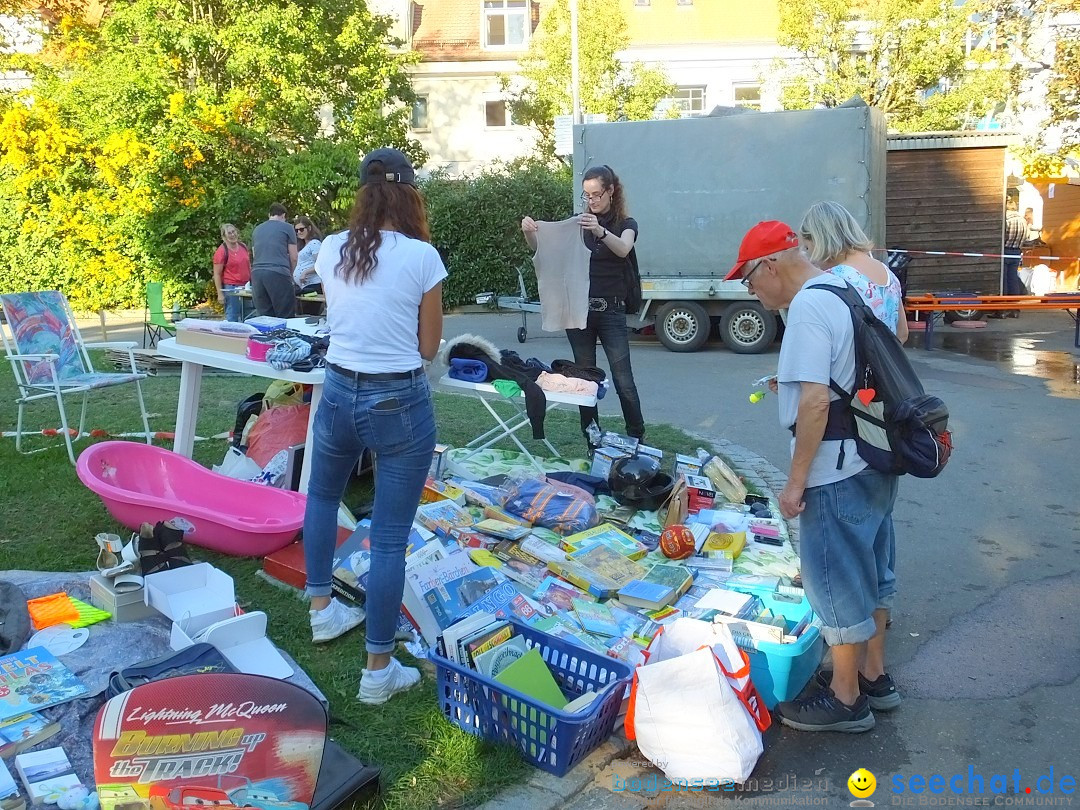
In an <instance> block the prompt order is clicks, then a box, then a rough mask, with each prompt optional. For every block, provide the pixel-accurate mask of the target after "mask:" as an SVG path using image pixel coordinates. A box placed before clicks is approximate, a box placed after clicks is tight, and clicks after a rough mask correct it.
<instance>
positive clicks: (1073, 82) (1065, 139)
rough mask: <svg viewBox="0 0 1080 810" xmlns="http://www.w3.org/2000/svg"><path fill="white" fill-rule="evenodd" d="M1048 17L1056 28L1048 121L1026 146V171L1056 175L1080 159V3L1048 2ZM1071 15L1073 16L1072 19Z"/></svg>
mask: <svg viewBox="0 0 1080 810" xmlns="http://www.w3.org/2000/svg"><path fill="white" fill-rule="evenodd" d="M1045 14H1046V19H1047V20H1048V21H1054V22H1056V23H1058V24H1057V25H1056V26H1055V27H1054V30H1055V34H1056V41H1055V42H1054V43H1053V46H1052V47H1053V52H1052V54H1049V55H1050V56H1051V60H1050V62H1049V63H1047V64H1044V65H1043V67H1044V69H1046V70H1047V71H1048V73H1049V76H1048V78H1047V85H1046V118H1045V120H1044V121H1043V123H1042V126H1040V127H1039V132H1038V135H1036V136H1035V138H1033V139H1032V141H1031V143H1029V144H1027V145H1026V148H1025V150H1024V153H1023V155H1024V157H1025V158H1027V160H1026V162H1027V166H1026V172H1027V173H1030V174H1036V175H1043V176H1053V175H1056V174H1058V173H1060V172H1061V170H1062V167H1063V164H1064V160H1065V158H1071V159H1073V160H1076V159H1080V25H1077V24H1075V23H1069V22H1067V21H1068V20H1070V19H1071V20H1076V19H1077V18H1078V17H1080V0H1046V5H1045ZM1068 15H1074V16H1071V17H1069V16H1068Z"/></svg>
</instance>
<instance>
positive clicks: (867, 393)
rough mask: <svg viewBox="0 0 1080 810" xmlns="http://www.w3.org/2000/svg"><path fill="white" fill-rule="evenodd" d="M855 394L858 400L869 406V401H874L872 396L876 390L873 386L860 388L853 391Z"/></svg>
mask: <svg viewBox="0 0 1080 810" xmlns="http://www.w3.org/2000/svg"><path fill="white" fill-rule="evenodd" d="M855 396H856V397H858V398H859V402H861V403H862V404H863V405H865V406H867V407H869V406H870V403H871V402H873V401H874V397H876V396H877V391H876V390H875V389H873V388H860V389H859V390H858V391H856V392H855Z"/></svg>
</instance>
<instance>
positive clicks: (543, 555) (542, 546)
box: [521, 531, 566, 563]
mask: <svg viewBox="0 0 1080 810" xmlns="http://www.w3.org/2000/svg"><path fill="white" fill-rule="evenodd" d="M521 550H522V551H524V552H525V553H526V554H531V555H532V556H534V557H536V558H537V559H538V560H541V561H543V562H545V563H549V562H562V561H563V560H565V559H566V552H565V551H564V550H563V548H562V546H561V545H560V544H559V542H558V541H555V542H554V543H552V542H550V541H549V540H546V539H544V538H542V537H538V536H537V535H536V533H535V531H534V533H533V534H530V535H529V536H528V537H526V538H525V539H524V540H522V541H521Z"/></svg>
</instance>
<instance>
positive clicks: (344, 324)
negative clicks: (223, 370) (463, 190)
mask: <svg viewBox="0 0 1080 810" xmlns="http://www.w3.org/2000/svg"><path fill="white" fill-rule="evenodd" d="M415 182H416V175H415V172H414V171H413V167H412V164H410V163H409V160H408V158H407V157H405V155H404V154H402V153H401V152H399V151H398V150H397V149H377V150H375V151H374V152H372V153H370V154H369V155H367V156H366V157H365V158H364V160H363V162H362V163H361V165H360V190H359V192H358V193H357V195H356V202H355V203H354V204H353V208H352V212H351V213H350V215H349V227H348V230H346V231H343V232H341V233H336V234H332V235H330V236H328V237H326V239H325V240H323V246H322V249H321V250H320V251H319V256H318V259H317V260H316V263H315V266H316V269H317V271H318V273H319V275H320V276H321V277H322V280H323V290H324V292H325V295H326V306H327V326H328V327H329V329H330V335H331V338H330V348H329V349H328V350H327V353H326V382H325V385H324V387H323V395H322V400H321V402H320V403H319V407H318V410H317V411H316V413H315V418H314V420H313V424H312V458H311V480H310V482H309V484H308V493H307V510H306V512H305V515H304V560H305V563H306V566H307V593H308V595H309V596H310V597H311V611H310V619H311V633H312V640H313V641H315V642H323V641H329V640H330V639H333V638H337V637H338V636H340V635H342V634H343V633H345V632H347V631H348V630H350V629H351V628H353V627H355V626H357V625H358V624H360V623H361V622H362V621H364V615H365V614H364V611H363V610H361V609H360V608H356V607H348V606H346V605H344V604H342V603H341V602H339V601H338V600H336V599H332V598H331V588H330V579H331V564H332V559H333V556H334V547H335V540H336V538H337V514H338V506H339V504H340V503H341V496H342V495H343V494H344V492H345V486H346V484H348V482H349V478H350V477H351V475H352V471H353V470H355V469H356V465H357V462H358V461H359V459H360V456H361V454H362V453H363V451H364V450H365V449H371V450H374V451H375V454H376V456H377V458H378V462H377V464H376V465H375V507H374V511H373V512H372V515H371V570H370V574H369V576H368V588H367V601H366V605H365V606H366V608H367V630H366V633H367V666H366V667H365V668H364V670H363V675H362V677H361V679H360V691H359V693H358V694H357V698H358V699H359V700H360V701H361V702H362V703H385V702H386V701H387V700H389V699H390V697H391V696H393V695H394V694H396V693H398V692H401V691H403V690H405V689H409V688H410V687H412V686H415V685H416V684H417V683H419V682H420V672H419V671H418V670H416V669H414V668H413V667H406V666H402V665H401V664H400V663H399V662H398V661H397V660H396V659H395V658H393V656H392V655H391V653H392V652H393V650H394V644H395V636H396V630H397V619H398V612H399V610H400V607H401V596H402V592H403V589H404V583H405V548H406V543H407V541H408V537H409V531H410V530H411V528H412V520H413V515H414V514H415V513H416V507H417V506H419V504H420V494H421V492H422V490H423V488H424V482H425V481H426V479H427V474H428V469H429V467H430V466H431V459H432V454H433V452H434V450H435V413H434V407H433V403H432V398H431V389H430V387H429V384H428V378H427V375H426V373H425V371H424V361H425V360H431V359H432V358H433V357H434V356H435V353H436V352H437V351H438V349H439V341H440V340H441V338H442V317H443V316H442V282H443V279H444V278H446V269H445V268H444V267H443V263H442V259H440V258H439V253H438V251H436V250H435V248H434V247H432V246H431V242H430V239H431V236H430V232H429V230H428V221H427V210H426V208H425V205H424V199H423V197H421V195H420V192H419V191H418V190H417V189H416V187H415Z"/></svg>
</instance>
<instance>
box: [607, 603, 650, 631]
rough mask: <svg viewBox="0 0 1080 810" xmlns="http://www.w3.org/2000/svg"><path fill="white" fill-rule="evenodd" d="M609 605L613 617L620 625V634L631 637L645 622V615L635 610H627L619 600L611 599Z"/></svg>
mask: <svg viewBox="0 0 1080 810" xmlns="http://www.w3.org/2000/svg"><path fill="white" fill-rule="evenodd" d="M607 607H608V610H610V611H611V617H612V618H613V619H614V620H615V624H617V625H619V635H620V636H625V637H626V638H630V637H631V636H633V635H634V632H635V631H636V630H637V629H638V628H639V627H641V625H642V624H644V623H645V617H644V616H642V615H641V614H640V613H638V612H637V611H635V610H627V609H626V608H624V607H622V606H621V605H620V604H619V603H618V602H614V601H609V602H607Z"/></svg>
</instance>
